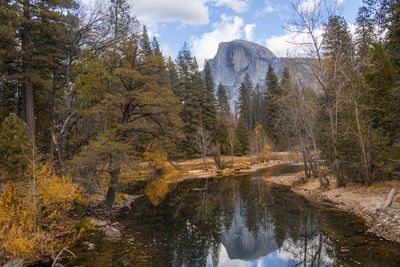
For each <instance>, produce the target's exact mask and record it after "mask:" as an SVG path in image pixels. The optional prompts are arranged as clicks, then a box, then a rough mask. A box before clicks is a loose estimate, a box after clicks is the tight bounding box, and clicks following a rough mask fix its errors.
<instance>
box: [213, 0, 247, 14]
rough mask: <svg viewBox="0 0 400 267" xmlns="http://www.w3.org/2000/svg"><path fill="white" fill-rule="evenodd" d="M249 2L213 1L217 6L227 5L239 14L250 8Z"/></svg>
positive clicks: (234, 0)
mask: <svg viewBox="0 0 400 267" xmlns="http://www.w3.org/2000/svg"><path fill="white" fill-rule="evenodd" d="M247 1H248V0H213V2H215V6H223V5H225V6H227V7H229V8H231V9H233V10H234V11H236V12H238V13H241V12H244V11H246V10H247V9H248V8H249V6H248V3H247Z"/></svg>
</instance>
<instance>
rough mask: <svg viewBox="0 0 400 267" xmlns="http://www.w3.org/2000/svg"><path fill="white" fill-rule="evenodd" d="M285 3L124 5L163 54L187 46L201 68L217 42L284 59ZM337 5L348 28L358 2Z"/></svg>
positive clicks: (139, 0) (206, 0) (213, 0)
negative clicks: (262, 49) (238, 43)
mask: <svg viewBox="0 0 400 267" xmlns="http://www.w3.org/2000/svg"><path fill="white" fill-rule="evenodd" d="M84 1H89V0H84ZM290 1H291V0H128V2H129V4H130V5H131V7H132V12H133V14H134V15H135V16H136V17H137V18H138V19H139V21H140V22H141V23H143V24H145V25H146V26H147V27H148V30H149V33H150V35H155V36H156V37H157V38H158V40H159V43H160V45H161V47H162V49H163V52H164V54H165V55H169V56H172V57H173V58H175V57H176V55H177V53H178V51H179V50H180V48H181V47H182V46H183V43H184V42H187V43H188V45H189V48H190V49H191V51H192V53H193V55H195V56H196V58H197V60H198V62H199V64H200V65H201V66H202V65H203V62H204V60H205V59H208V58H212V57H214V55H215V53H216V51H217V48H218V44H219V43H220V42H226V41H231V40H234V39H244V40H249V41H253V42H256V43H259V44H261V45H264V46H266V47H268V48H269V49H270V50H271V51H272V52H274V53H275V54H276V55H277V56H286V55H288V52H289V53H290V51H289V50H290V45H289V44H288V42H287V37H288V36H287V35H288V33H287V32H286V31H285V24H286V23H287V22H288V21H289V20H290V18H291V16H292V15H293V11H292V9H291V2H290ZM302 1H304V2H319V1H320V0H302ZM321 1H323V0H321ZM325 1H334V0H325ZM337 2H338V7H339V8H338V10H339V13H340V14H341V15H343V16H344V17H345V18H346V20H347V21H348V23H350V24H353V23H354V21H355V18H356V15H357V11H358V8H359V6H360V5H361V4H362V0H337Z"/></svg>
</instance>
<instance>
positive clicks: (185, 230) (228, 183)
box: [73, 166, 400, 266]
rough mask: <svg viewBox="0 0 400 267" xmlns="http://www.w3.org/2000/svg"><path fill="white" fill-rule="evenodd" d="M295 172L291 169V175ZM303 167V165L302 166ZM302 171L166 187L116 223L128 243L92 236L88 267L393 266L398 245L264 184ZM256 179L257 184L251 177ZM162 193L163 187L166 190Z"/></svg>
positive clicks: (399, 254) (83, 256)
mask: <svg viewBox="0 0 400 267" xmlns="http://www.w3.org/2000/svg"><path fill="white" fill-rule="evenodd" d="M290 168H291V169H290ZM300 168H301V166H300ZM298 169H299V166H297V167H295V166H292V167H288V166H284V167H278V168H273V169H270V170H268V171H267V172H258V173H255V174H252V175H247V176H240V177H228V178H219V179H208V181H207V180H205V179H194V180H190V181H183V182H180V183H176V184H174V183H171V184H169V185H168V193H167V194H163V197H164V199H162V200H161V199H160V201H157V202H156V203H157V205H154V204H152V203H155V202H154V201H153V202H151V201H150V200H149V198H148V197H146V196H144V197H142V198H139V199H138V200H137V201H136V202H135V203H134V205H133V207H132V210H131V212H130V214H128V215H125V216H123V217H121V218H120V219H119V220H120V222H121V223H122V224H123V225H124V226H125V228H124V230H123V239H122V240H121V241H117V242H111V241H108V240H106V239H104V238H103V237H102V236H98V235H97V237H96V238H95V240H93V238H94V237H93V236H91V237H90V238H88V240H90V241H91V242H95V243H96V248H97V250H96V251H94V252H86V251H84V250H83V248H82V247H81V246H79V245H78V246H77V247H76V248H74V251H75V252H76V253H77V256H78V257H79V259H78V260H77V261H75V262H74V263H73V264H74V265H77V264H80V265H83V266H112V265H113V266H339V265H343V266H396V265H399V264H400V246H399V245H398V244H397V243H393V242H388V241H384V240H380V239H379V238H377V237H376V236H374V235H372V234H366V233H365V230H366V228H365V226H364V224H363V221H362V220H361V219H359V218H358V217H355V216H352V215H350V214H348V213H345V212H341V211H337V210H334V209H328V208H324V207H320V206H316V205H312V204H310V203H309V202H308V201H307V200H306V199H304V198H303V197H301V196H299V195H296V194H294V193H293V192H292V191H290V190H289V189H287V188H286V187H283V186H279V185H275V184H272V183H270V182H268V181H266V180H264V179H259V178H262V177H265V176H267V175H274V176H275V175H277V174H279V173H282V174H283V173H290V171H291V172H294V171H297V170H298ZM254 178H256V179H254ZM164 190H165V189H164Z"/></svg>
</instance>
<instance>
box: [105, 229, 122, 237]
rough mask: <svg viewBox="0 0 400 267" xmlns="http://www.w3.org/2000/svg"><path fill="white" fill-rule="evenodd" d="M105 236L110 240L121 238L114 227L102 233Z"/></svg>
mask: <svg viewBox="0 0 400 267" xmlns="http://www.w3.org/2000/svg"><path fill="white" fill-rule="evenodd" d="M104 234H105V236H106V237H108V238H112V239H117V238H121V232H120V231H119V230H118V229H117V228H114V227H111V226H110V227H108V228H107V229H106V231H105V232H104Z"/></svg>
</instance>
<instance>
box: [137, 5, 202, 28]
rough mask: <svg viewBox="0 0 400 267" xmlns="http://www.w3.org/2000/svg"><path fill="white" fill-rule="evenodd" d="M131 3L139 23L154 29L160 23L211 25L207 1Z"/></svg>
mask: <svg viewBox="0 0 400 267" xmlns="http://www.w3.org/2000/svg"><path fill="white" fill-rule="evenodd" d="M129 3H130V5H131V6H132V8H133V13H134V14H135V15H136V16H137V18H138V19H139V21H140V22H142V23H143V24H146V25H148V26H149V27H150V28H153V29H154V28H156V24H157V23H158V22H173V21H179V22H182V23H183V24H190V25H202V24H207V23H209V19H208V15H209V13H208V7H207V6H206V5H205V0H191V1H187V0H168V1H166V0H130V1H129Z"/></svg>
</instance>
